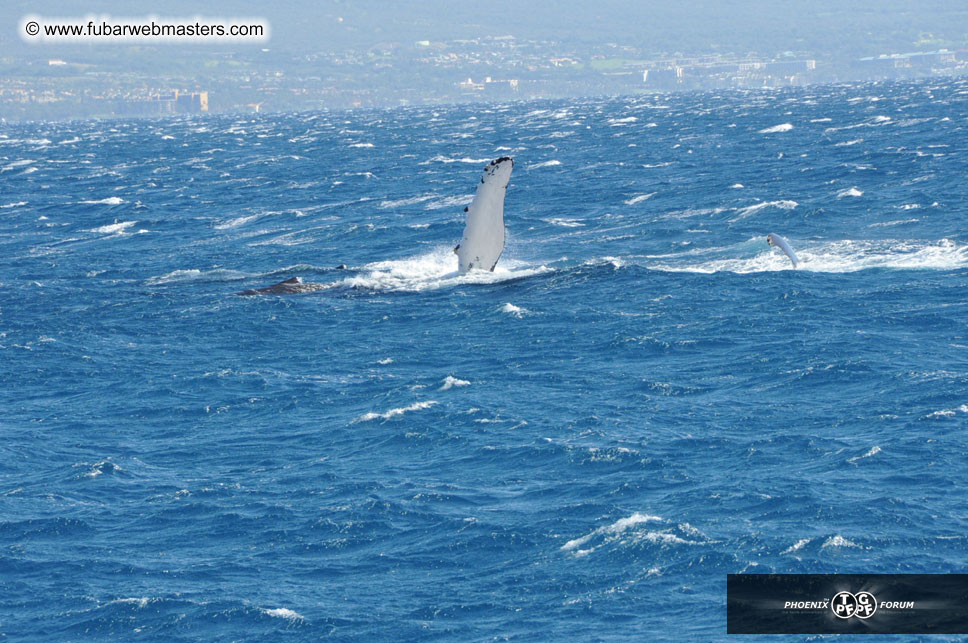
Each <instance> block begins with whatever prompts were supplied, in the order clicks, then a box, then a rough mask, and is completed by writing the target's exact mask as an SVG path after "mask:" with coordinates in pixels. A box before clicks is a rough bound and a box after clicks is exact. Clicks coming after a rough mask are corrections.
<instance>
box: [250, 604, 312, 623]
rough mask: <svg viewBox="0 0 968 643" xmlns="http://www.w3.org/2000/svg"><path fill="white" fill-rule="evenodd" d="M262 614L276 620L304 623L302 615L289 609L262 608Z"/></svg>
mask: <svg viewBox="0 0 968 643" xmlns="http://www.w3.org/2000/svg"><path fill="white" fill-rule="evenodd" d="M261 609H262V613H263V614H265V615H266V616H272V617H274V618H284V619H288V620H290V621H302V620H304V619H303V617H302V615H301V614H299V613H298V612H295V611H293V610H291V609H289V608H288V607H275V608H272V609H267V608H261Z"/></svg>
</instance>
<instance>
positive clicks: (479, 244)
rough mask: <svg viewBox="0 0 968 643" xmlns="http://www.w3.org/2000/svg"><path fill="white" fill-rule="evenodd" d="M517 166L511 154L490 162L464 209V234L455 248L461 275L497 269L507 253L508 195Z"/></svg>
mask: <svg viewBox="0 0 968 643" xmlns="http://www.w3.org/2000/svg"><path fill="white" fill-rule="evenodd" d="M513 167H514V160H513V159H512V158H511V157H509V156H502V157H501V158H499V159H497V160H494V161H491V162H490V163H488V165H487V167H485V168H484V176H482V177H481V182H480V184H478V186H477V194H475V195H474V200H473V201H472V202H471V204H470V205H469V206H467V207H466V208H464V212H466V213H467V223H466V224H465V226H464V236H463V237H462V238H461V240H460V244H458V246H457V247H456V248H454V252H456V253H457V262H458V268H459V271H460V273H461V274H464V273H465V272H468V271H470V270H490V271H492V272H493V271H494V266H496V265H497V260H498V259H500V258H501V253H502V252H504V195H505V193H506V192H507V187H508V181H510V179H511V169H512V168H513Z"/></svg>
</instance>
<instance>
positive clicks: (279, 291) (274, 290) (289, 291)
mask: <svg viewBox="0 0 968 643" xmlns="http://www.w3.org/2000/svg"><path fill="white" fill-rule="evenodd" d="M332 287H333V284H314V283H307V282H305V281H303V280H302V279H300V278H299V277H292V278H291V279H286V280H285V281H280V282H279V283H277V284H272V285H271V286H266V287H265V288H255V289H249V290H243V291H242V292H239V293H236V294H237V295H242V296H250V295H293V294H297V293H303V292H316V291H317V290H326V289H327V288H332Z"/></svg>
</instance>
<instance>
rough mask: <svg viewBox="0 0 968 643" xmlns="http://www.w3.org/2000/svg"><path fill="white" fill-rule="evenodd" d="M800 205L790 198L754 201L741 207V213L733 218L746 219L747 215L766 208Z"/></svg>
mask: <svg viewBox="0 0 968 643" xmlns="http://www.w3.org/2000/svg"><path fill="white" fill-rule="evenodd" d="M798 205H800V204H799V203H797V202H796V201H791V200H789V199H781V200H779V201H763V202H761V203H754V204H753V205H748V206H746V207H745V208H741V209H740V211H739V214H738V215H737V216H736V217H735V218H734V219H733V221H739V220H740V219H745V218H746V217H749V216H752V215H754V214H756V213H757V212H759V211H760V210H764V209H766V208H778V209H780V210H792V209H794V208H795V207H797V206H798Z"/></svg>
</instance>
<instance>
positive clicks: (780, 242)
mask: <svg viewBox="0 0 968 643" xmlns="http://www.w3.org/2000/svg"><path fill="white" fill-rule="evenodd" d="M766 242H767V243H768V244H770V245H771V246H776V247H778V248H779V249H780V250H782V251H783V252H784V253H785V254H786V256H788V257H790V261H791V262H793V267H794V268H796V267H797V265H799V263H800V260H799V259H797V253H795V252H794V251H793V248H791V247H790V243H789V242H788V241H787V240H786V239H784V238H783V237H781V236H780V235H778V234H774V233H772V232H771V233H770V234H768V235H766Z"/></svg>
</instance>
